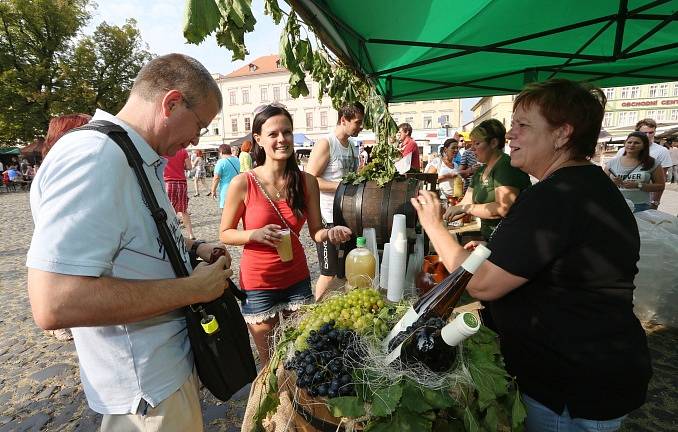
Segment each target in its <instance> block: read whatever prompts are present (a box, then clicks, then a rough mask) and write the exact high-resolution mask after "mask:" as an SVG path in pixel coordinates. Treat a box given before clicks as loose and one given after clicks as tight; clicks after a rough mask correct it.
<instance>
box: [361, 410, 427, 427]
mask: <svg viewBox="0 0 678 432" xmlns="http://www.w3.org/2000/svg"><path fill="white" fill-rule="evenodd" d="M434 419H435V414H433V412H427V413H416V412H412V411H409V410H407V409H403V408H401V409H399V410H397V411H395V412H394V413H393V415H392V416H390V417H381V418H379V419H378V420H377V421H372V422H370V423H369V424H368V425H367V427H366V428H365V432H396V431H397V432H426V431H430V430H431V428H432V427H433V420H434Z"/></svg>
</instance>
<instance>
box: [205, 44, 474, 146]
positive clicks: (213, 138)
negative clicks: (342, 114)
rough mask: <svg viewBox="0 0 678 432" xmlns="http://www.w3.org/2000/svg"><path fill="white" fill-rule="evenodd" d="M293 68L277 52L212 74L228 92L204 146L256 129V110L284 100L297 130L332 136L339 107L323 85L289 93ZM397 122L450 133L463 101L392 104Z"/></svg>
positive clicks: (311, 84) (458, 120) (455, 126)
mask: <svg viewBox="0 0 678 432" xmlns="http://www.w3.org/2000/svg"><path fill="white" fill-rule="evenodd" d="M289 75H290V74H289V72H288V71H287V69H285V68H284V67H282V65H281V64H280V58H279V56H277V55H269V56H264V57H259V58H257V59H255V60H253V61H252V62H251V63H249V64H248V65H246V66H243V67H241V68H240V69H237V70H236V71H234V72H232V73H230V74H227V75H222V74H213V77H214V78H215V80H216V81H217V83H218V84H219V88H220V89H221V93H222V95H223V109H222V110H221V111H220V112H219V113H218V114H217V116H216V117H215V118H214V120H213V121H212V122H211V123H210V125H209V127H208V129H209V132H208V134H206V135H205V136H203V137H202V138H201V139H200V142H201V145H205V146H208V147H209V146H217V145H220V144H228V143H231V142H233V141H235V140H237V139H239V138H241V137H243V136H245V135H247V134H249V133H250V132H251V129H252V120H253V119H254V110H255V109H256V108H257V107H258V106H260V105H263V104H267V103H272V102H280V103H282V104H283V105H285V107H286V108H287V109H288V111H289V112H290V114H292V117H293V119H294V131H295V133H296V134H299V133H303V134H304V135H306V137H307V138H308V139H310V140H312V141H316V140H317V139H319V138H321V137H323V136H325V135H327V133H328V132H329V131H330V130H332V129H333V128H334V126H335V125H336V123H337V111H336V110H335V109H334V108H332V101H331V99H330V98H329V97H327V96H324V97H323V98H322V100H321V101H320V102H319V101H318V97H317V95H318V84H317V83H315V82H312V81H311V80H310V78H309V79H308V81H307V86H308V88H309V90H310V91H309V95H308V96H305V97H304V96H301V97H298V98H296V99H294V98H292V97H291V96H290V94H289V84H288V80H289ZM389 111H390V112H391V114H392V116H393V118H394V120H395V121H396V123H398V124H400V123H403V122H407V123H410V124H411V125H412V128H413V129H415V130H422V131H428V132H430V133H435V132H436V131H437V130H438V129H440V128H441V127H442V128H444V127H445V126H447V127H448V128H449V130H450V135H451V134H452V133H454V132H455V131H456V130H458V129H460V128H461V103H460V101H459V100H458V99H454V100H446V101H426V102H408V103H399V104H392V105H390V106H389Z"/></svg>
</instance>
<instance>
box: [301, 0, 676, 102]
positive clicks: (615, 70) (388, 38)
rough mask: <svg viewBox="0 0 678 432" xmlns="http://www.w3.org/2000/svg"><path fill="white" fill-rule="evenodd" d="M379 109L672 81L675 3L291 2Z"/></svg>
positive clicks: (597, 0) (646, 0)
mask: <svg viewBox="0 0 678 432" xmlns="http://www.w3.org/2000/svg"><path fill="white" fill-rule="evenodd" d="M291 3H292V5H293V7H294V9H295V10H296V11H298V12H299V14H300V15H301V16H302V17H303V18H304V20H305V21H306V22H307V23H309V24H311V25H312V26H313V27H314V30H315V31H316V33H317V34H318V35H319V37H320V38H321V39H322V40H323V42H325V44H327V45H328V46H329V47H330V48H331V49H332V50H333V51H334V52H335V54H337V55H338V56H339V57H340V58H341V59H342V60H343V61H344V62H345V63H347V64H348V65H350V66H352V67H353V68H355V69H357V70H358V71H359V72H361V73H362V74H364V75H367V76H368V77H370V78H371V79H372V80H374V82H375V84H376V85H377V88H378V90H379V92H380V93H381V94H382V95H384V96H385V97H386V99H387V101H388V102H405V101H415V100H429V99H447V98H459V97H474V96H487V95H496V94H513V93H518V92H519V91H520V90H521V89H522V88H523V86H524V84H525V83H526V82H531V81H542V80H545V79H548V78H553V77H556V78H568V79H573V80H577V81H591V82H593V83H595V84H596V85H598V86H601V87H611V86H622V85H630V84H642V83H653V82H662V81H673V80H676V79H678V0H657V1H651V0H622V1H618V0H615V1H611V0H586V1H584V0H562V1H534V0H495V1H490V0H472V1H469V0H415V1H412V0H367V1H365V0H291Z"/></svg>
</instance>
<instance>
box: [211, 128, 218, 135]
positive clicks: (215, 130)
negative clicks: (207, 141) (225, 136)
mask: <svg viewBox="0 0 678 432" xmlns="http://www.w3.org/2000/svg"><path fill="white" fill-rule="evenodd" d="M212 134H213V135H219V128H218V127H215V128H214V129H212Z"/></svg>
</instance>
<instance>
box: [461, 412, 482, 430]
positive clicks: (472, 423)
mask: <svg viewBox="0 0 678 432" xmlns="http://www.w3.org/2000/svg"><path fill="white" fill-rule="evenodd" d="M464 427H466V430H467V431H468V432H480V425H479V424H478V420H476V418H475V416H474V415H473V412H471V409H470V408H469V407H466V409H465V410H464Z"/></svg>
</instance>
